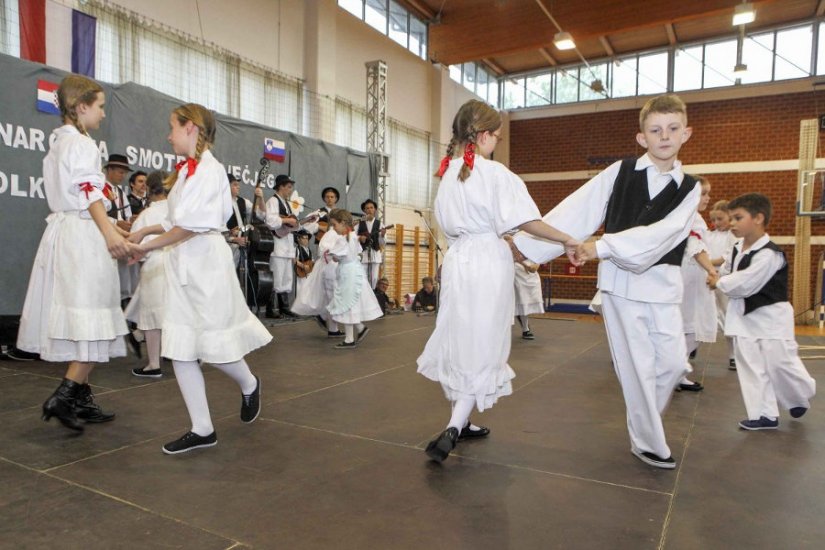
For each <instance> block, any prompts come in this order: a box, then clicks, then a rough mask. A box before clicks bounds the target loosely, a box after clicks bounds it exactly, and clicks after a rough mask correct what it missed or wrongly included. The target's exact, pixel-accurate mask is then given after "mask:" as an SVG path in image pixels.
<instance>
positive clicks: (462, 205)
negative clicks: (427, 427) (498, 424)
mask: <svg viewBox="0 0 825 550" xmlns="http://www.w3.org/2000/svg"><path fill="white" fill-rule="evenodd" d="M500 128H501V116H500V115H499V113H498V112H497V111H496V110H495V109H493V108H492V107H490V106H489V105H487V104H486V103H484V102H483V101H477V100H471V101H468V102H467V103H465V104H464V105H463V106H462V107H461V109H459V111H458V114H456V116H455V119H454V120H453V136H452V140H451V141H450V144H449V146H448V148H447V155H446V156H445V157H444V159H443V160H442V161H441V167H440V169H439V171H438V174H437V175H438V176H441V185H440V186H439V189H438V195H437V197H436V199H435V215H436V219H437V220H438V223H439V225H440V226H441V229H442V230H443V231H444V233H445V235H446V236H447V241H448V243H449V245H450V247H449V249H448V250H447V254H446V255H445V257H444V263H443V265H442V267H441V297H440V300H441V301H440V308H439V310H438V316H437V318H436V324H435V330H434V331H433V334H432V336H430V339H429V341H428V342H427V345H426V347H425V348H424V352H423V353H422V354H421V356H420V357H419V358H418V372H420V373H421V374H422V375H424V376H426V377H427V378H429V379H431V380H434V381H436V382H439V383H440V384H441V386H442V388H443V389H444V394H445V396H446V397H447V399H448V400H449V401H450V403H451V404H452V409H453V411H452V416H451V418H450V420H449V422H448V423H447V427H446V429H445V430H444V431H443V432H442V433H441V434H440V435H439V436H438V437H437V438H436V439H434V440H433V441H431V442H430V444H429V445H428V446H427V449H426V453H427V455H428V456H429V457H430V458H431V459H432V460H435V461H438V462H441V461H443V460H444V459H446V458H447V456H448V455H449V454H450V451H452V450H453V448H455V445H456V441H457V440H458V438H459V437H479V436H485V435H487V434H488V433H489V430H487V429H486V428H476V429H473V427H472V426H471V425H470V421H469V418H470V412H471V411H472V409H473V407H475V408H477V409H478V410H479V411H484V410H485V409H488V408H490V407H492V406H493V405H494V404H495V403H496V401H497V400H498V398H499V397H501V396H505V395H510V394H511V393H512V391H513V390H512V386H511V383H510V380H512V378H513V377H514V376H515V373H514V372H513V369H511V368H510V365H508V364H507V359H508V357H509V355H510V340H511V335H510V330H511V327H512V324H513V314H514V311H515V307H514V301H515V297H514V292H513V284H514V282H513V277H514V275H513V269H514V268H513V255H512V253H511V251H510V247H509V246H508V245H507V243H506V242H505V241H504V240H503V239H502V238H501V237H502V235H504V234H505V233H506V232H508V231H512V230H513V229H515V228H521V229H523V230H525V231H527V232H528V233H531V234H534V235H537V236H539V237H543V238H546V239H551V240H553V241H558V242H560V243H564V244H565V245H566V247H567V248H568V250H570V251H571V254H572V252H573V251H574V250H575V248H576V245H577V244H578V241H575V240H574V239H572V238H571V237H570V236H569V235H567V234H566V233H563V232H561V231H557V230H556V229H554V228H552V227H550V226H548V225H546V224H545V223H544V222H542V221H540V219H541V214H539V210H538V208H537V207H536V204H535V203H534V202H533V199H531V198H530V195H529V193H528V192H527V187H526V186H525V185H524V182H522V181H521V180H520V179H519V178H518V176H516V175H515V174H513V173H512V172H510V171H509V170H508V169H507V168H505V167H504V165H502V164H500V163H498V162H494V161H492V160H488V158H489V157H490V155H491V154H492V152H493V149H495V147H496V144H497V143H498V140H499V139H501V134H500ZM455 155H459V156H457V157H455ZM454 157H455V158H454Z"/></svg>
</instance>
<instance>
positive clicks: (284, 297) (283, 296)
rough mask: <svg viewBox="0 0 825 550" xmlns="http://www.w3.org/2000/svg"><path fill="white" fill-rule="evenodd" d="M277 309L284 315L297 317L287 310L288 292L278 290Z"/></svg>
mask: <svg viewBox="0 0 825 550" xmlns="http://www.w3.org/2000/svg"><path fill="white" fill-rule="evenodd" d="M278 311H279V312H280V313H281V315H283V316H284V317H297V316H296V315H295V314H294V313H292V312H291V311H290V310H289V293H288V292H279V293H278Z"/></svg>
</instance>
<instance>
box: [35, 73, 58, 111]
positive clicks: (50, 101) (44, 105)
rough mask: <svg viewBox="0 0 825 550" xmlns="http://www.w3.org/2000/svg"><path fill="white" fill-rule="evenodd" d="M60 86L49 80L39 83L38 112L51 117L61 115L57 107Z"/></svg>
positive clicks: (39, 81)
mask: <svg viewBox="0 0 825 550" xmlns="http://www.w3.org/2000/svg"><path fill="white" fill-rule="evenodd" d="M58 87H59V85H58V84H56V83H54V82H49V81H48V80H38V81H37V110H38V111H41V112H43V113H49V114H51V115H59V114H60V108H59V107H58V105H57V88H58Z"/></svg>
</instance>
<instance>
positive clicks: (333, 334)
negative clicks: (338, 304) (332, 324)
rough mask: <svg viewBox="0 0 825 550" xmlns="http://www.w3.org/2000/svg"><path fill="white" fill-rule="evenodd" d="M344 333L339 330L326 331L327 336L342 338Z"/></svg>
mask: <svg viewBox="0 0 825 550" xmlns="http://www.w3.org/2000/svg"><path fill="white" fill-rule="evenodd" d="M344 336H345V334H344V333H343V332H341V331H340V330H331V331H329V332H327V338H343V337H344Z"/></svg>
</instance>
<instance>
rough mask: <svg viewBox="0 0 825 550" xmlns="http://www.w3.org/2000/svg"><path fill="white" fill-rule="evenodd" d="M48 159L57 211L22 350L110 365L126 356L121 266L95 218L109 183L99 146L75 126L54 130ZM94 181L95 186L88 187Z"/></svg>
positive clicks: (27, 312)
mask: <svg viewBox="0 0 825 550" xmlns="http://www.w3.org/2000/svg"><path fill="white" fill-rule="evenodd" d="M54 135H55V136H56V139H55V141H54V144H53V145H52V146H51V148H50V149H49V152H48V154H47V155H46V157H45V158H44V159H43V188H44V190H45V193H46V200H47V201H48V204H49V209H50V210H51V211H52V213H51V214H50V215H49V216H48V217H47V218H46V221H47V223H48V225H47V226H46V231H45V232H44V233H43V238H42V239H41V240H40V246H39V247H38V249H37V255H36V256H35V259H34V266H33V267H32V273H31V278H30V279H29V287H28V291H27V292H26V301H25V304H24V306H23V313H22V315H21V318H20V331H19V333H18V337H17V347H18V348H20V349H22V350H25V351H28V352H32V353H39V354H40V357H41V358H42V359H43V360H45V361H82V362H106V361H108V360H109V358H110V357H122V356H124V355H126V346H125V344H124V342H123V338H121V336H122V335H124V334H126V333H127V332H128V329H127V328H126V320H125V319H124V317H123V312H122V311H121V309H120V284H119V282H118V275H117V261H116V260H114V259H112V257H111V255H110V254H109V251H108V250H107V247H106V241H105V239H104V238H103V235H102V234H101V232H100V230H99V229H98V227H97V225H96V224H95V222H94V221H93V220H92V219H91V216H90V215H89V211H88V208H89V205H90V204H92V203H93V202H95V201H97V200H103V201H104V207H105V209H106V210H108V209H109V204H110V203H109V201H108V200H107V199H106V197H104V195H103V189H104V186H105V178H104V177H103V172H102V171H101V168H100V152H99V151H98V148H97V145H95V142H94V141H93V140H92V139H91V138H90V137H88V136H86V135H83V134H81V133H80V132H79V131H78V130H77V128H75V127H74V126H71V125H65V126H61V127H60V128H58V129H56V130H55V131H54ZM86 183H88V184H89V185H88V186H87V185H84V184H86Z"/></svg>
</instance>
